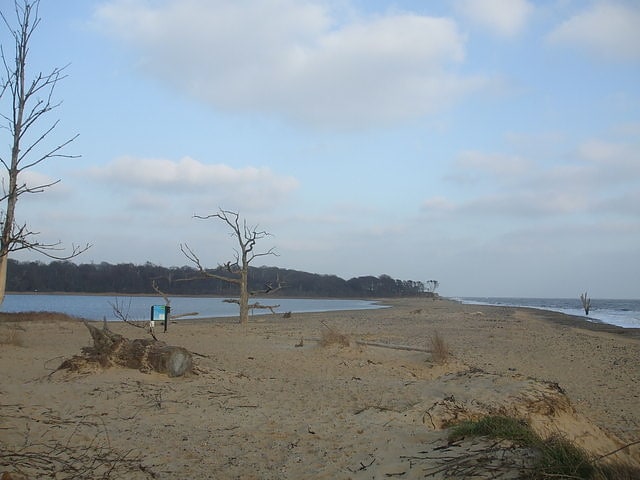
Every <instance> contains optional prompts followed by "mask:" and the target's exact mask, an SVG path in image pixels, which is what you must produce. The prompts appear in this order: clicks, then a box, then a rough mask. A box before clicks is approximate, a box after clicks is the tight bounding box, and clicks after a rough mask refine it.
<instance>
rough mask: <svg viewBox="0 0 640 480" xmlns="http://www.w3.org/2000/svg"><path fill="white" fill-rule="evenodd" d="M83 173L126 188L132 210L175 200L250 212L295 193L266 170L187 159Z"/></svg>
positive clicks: (291, 182) (285, 179)
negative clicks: (188, 199) (189, 199)
mask: <svg viewBox="0 0 640 480" xmlns="http://www.w3.org/2000/svg"><path fill="white" fill-rule="evenodd" d="M87 173H88V175H89V177H90V178H93V179H95V180H99V181H102V182H106V183H108V184H109V185H110V186H111V187H112V188H117V189H120V188H122V187H126V192H128V193H130V194H131V198H130V202H131V205H132V206H134V207H138V208H143V207H148V208H152V207H153V208H161V207H163V206H166V205H167V204H169V203H171V202H172V201H173V200H175V198H176V195H182V196H192V197H195V198H198V199H202V201H203V202H206V205H203V206H204V207H207V208H209V207H210V203H213V205H216V206H217V205H218V204H220V205H228V206H229V208H239V206H249V207H251V208H256V207H258V206H260V205H263V206H264V205H271V204H274V203H277V202H280V201H282V200H283V199H284V198H285V197H286V196H288V195H289V194H290V193H291V192H293V191H294V190H296V189H297V188H298V181H297V180H296V179H295V178H293V177H290V176H278V175H276V174H274V173H273V172H272V171H271V170H270V169H269V168H265V167H261V168H257V167H244V168H238V169H236V168H233V167H230V166H228V165H224V164H213V165H208V164H204V163H201V162H199V161H197V160H194V159H193V158H190V157H184V158H182V159H180V160H178V161H173V160H168V159H161V158H136V157H131V156H124V157H120V158H117V159H115V160H113V161H112V162H110V163H109V164H107V165H105V166H101V167H93V168H91V169H89V170H88V172H87ZM169 197H170V198H171V199H172V200H169ZM205 199H206V200H205ZM232 205H234V206H233V207H232ZM236 206H237V207H236Z"/></svg>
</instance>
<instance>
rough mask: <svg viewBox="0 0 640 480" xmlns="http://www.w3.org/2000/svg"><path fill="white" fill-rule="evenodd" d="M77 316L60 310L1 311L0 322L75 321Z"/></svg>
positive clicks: (77, 319)
mask: <svg viewBox="0 0 640 480" xmlns="http://www.w3.org/2000/svg"><path fill="white" fill-rule="evenodd" d="M79 320H81V319H80V318H78V317H74V316H72V315H67V314H66V313H60V312H1V313H0V324H1V323H4V322H43V323H55V322H77V321H79Z"/></svg>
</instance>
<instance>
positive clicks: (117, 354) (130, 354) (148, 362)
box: [59, 322, 193, 377]
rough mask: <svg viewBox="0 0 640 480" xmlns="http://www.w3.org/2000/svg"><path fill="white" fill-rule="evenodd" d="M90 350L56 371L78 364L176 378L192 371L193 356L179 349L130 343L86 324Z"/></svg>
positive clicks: (158, 343)
mask: <svg viewBox="0 0 640 480" xmlns="http://www.w3.org/2000/svg"><path fill="white" fill-rule="evenodd" d="M84 324H85V326H86V327H87V328H88V329H89V333H90V334H91V338H92V339H93V346H91V347H84V348H83V349H82V355H81V356H76V357H74V358H72V359H70V360H66V361H65V362H63V363H62V365H60V367H59V368H60V369H70V370H75V369H78V365H79V363H81V362H82V361H84V362H87V363H97V364H99V365H100V366H101V367H103V368H108V367H111V366H119V367H125V368H133V369H137V370H141V371H147V372H148V371H155V372H158V373H165V374H167V375H168V376H170V377H180V376H182V375H185V374H187V373H191V372H192V371H193V356H192V355H191V352H189V351H188V350H187V349H185V348H183V347H176V346H171V345H167V344H166V343H164V342H161V341H158V340H155V339H151V338H136V339H133V340H130V339H128V338H126V337H124V336H122V335H119V334H117V333H114V332H112V331H111V330H109V329H108V328H107V326H106V324H105V325H104V326H103V328H101V329H100V328H97V327H95V326H93V325H91V324H89V323H87V322H84Z"/></svg>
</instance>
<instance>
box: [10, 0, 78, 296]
mask: <svg viewBox="0 0 640 480" xmlns="http://www.w3.org/2000/svg"><path fill="white" fill-rule="evenodd" d="M39 4H40V0H15V1H14V5H13V7H14V11H15V22H12V21H11V20H10V18H9V13H8V12H6V13H5V11H0V17H1V18H2V23H4V26H5V27H6V28H7V30H8V32H9V33H10V34H11V35H10V36H11V38H12V43H13V47H14V49H15V52H14V56H13V58H11V57H10V56H9V57H8V56H7V55H8V53H7V52H5V46H4V45H0V60H1V62H2V68H3V70H4V71H3V76H2V78H0V119H1V120H0V121H1V122H2V124H0V134H2V132H7V133H8V135H9V142H8V143H9V144H10V145H11V151H10V153H9V156H5V155H4V154H2V153H1V152H0V162H1V163H2V166H3V167H4V168H5V170H6V176H4V175H3V178H2V193H1V194H0V204H1V206H0V208H1V209H2V211H1V212H0V230H1V233H0V303H2V301H3V300H4V293H5V288H6V278H7V263H8V257H9V253H10V252H14V251H17V250H34V251H37V252H40V253H42V254H44V255H46V256H47V257H49V258H54V259H58V260H67V259H70V258H73V257H75V256H77V255H79V254H80V253H82V252H84V251H85V250H87V249H88V248H89V246H90V245H86V246H83V247H79V246H76V245H73V246H72V248H71V251H70V252H68V253H67V254H64V249H63V248H61V245H60V242H57V243H44V242H40V241H38V240H37V238H36V237H37V235H38V233H37V232H34V231H33V230H31V229H30V228H29V227H28V226H27V224H26V223H21V222H18V221H17V220H16V216H15V210H16V203H17V202H18V199H19V198H20V196H22V195H24V194H35V193H42V192H44V191H45V190H46V189H48V188H49V187H51V186H53V185H55V184H56V183H58V182H59V180H55V181H52V182H49V183H43V184H40V185H27V184H26V183H25V182H23V181H22V177H21V173H22V172H24V171H25V170H27V169H29V168H32V167H35V166H37V165H39V164H40V163H42V162H44V161H45V160H48V159H51V158H55V157H66V158H72V157H74V156H73V155H66V154H64V153H63V151H64V148H65V147H66V146H67V145H69V144H70V143H71V142H73V141H74V140H75V139H76V138H77V136H78V135H75V136H73V137H71V138H69V139H67V140H65V141H63V142H61V143H58V144H57V145H56V144H55V143H54V145H55V146H53V147H50V146H46V145H45V143H46V142H44V141H45V140H46V139H47V138H48V136H49V134H51V132H53V130H54V129H55V128H56V127H57V125H58V123H59V120H55V121H53V122H51V123H49V124H45V125H44V126H41V124H42V120H44V119H45V118H46V115H47V114H49V113H50V112H51V111H52V110H54V109H56V108H57V107H58V106H60V102H58V103H56V102H54V100H53V93H54V90H55V87H56V85H57V84H58V82H59V81H60V80H62V79H63V78H65V77H66V75H65V74H64V70H65V68H66V67H62V68H57V67H56V68H54V69H53V70H51V72H49V73H42V72H40V73H37V74H35V75H32V76H30V75H29V72H28V71H27V70H28V55H29V46H30V44H31V39H32V36H33V34H34V32H35V31H36V29H37V27H38V25H39V24H40V18H39V16H38V7H39ZM3 143H4V142H3Z"/></svg>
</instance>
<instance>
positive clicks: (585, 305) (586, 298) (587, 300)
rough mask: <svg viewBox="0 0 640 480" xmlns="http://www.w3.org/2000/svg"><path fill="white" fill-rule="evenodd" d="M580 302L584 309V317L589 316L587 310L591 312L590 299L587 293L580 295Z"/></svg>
mask: <svg viewBox="0 0 640 480" xmlns="http://www.w3.org/2000/svg"><path fill="white" fill-rule="evenodd" d="M580 301H581V302H582V308H584V313H585V315H589V310H591V299H590V298H589V296H588V295H587V292H584V293H581V294H580Z"/></svg>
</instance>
